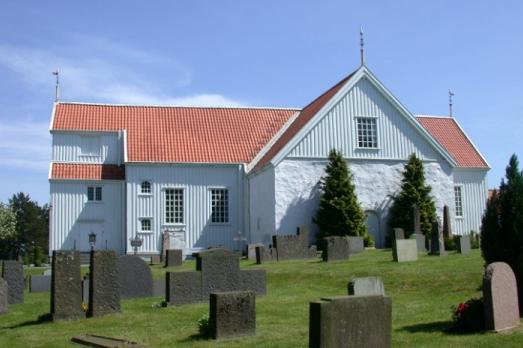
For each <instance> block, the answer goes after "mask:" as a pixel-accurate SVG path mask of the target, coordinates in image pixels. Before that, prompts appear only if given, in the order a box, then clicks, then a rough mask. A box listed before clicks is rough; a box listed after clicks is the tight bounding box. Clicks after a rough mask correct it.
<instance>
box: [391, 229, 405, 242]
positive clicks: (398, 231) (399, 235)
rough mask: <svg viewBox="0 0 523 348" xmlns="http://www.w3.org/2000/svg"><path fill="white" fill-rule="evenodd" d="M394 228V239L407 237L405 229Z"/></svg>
mask: <svg viewBox="0 0 523 348" xmlns="http://www.w3.org/2000/svg"><path fill="white" fill-rule="evenodd" d="M393 230H394V240H396V239H405V231H403V228H401V227H395V228H393Z"/></svg>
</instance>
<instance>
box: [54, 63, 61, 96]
mask: <svg viewBox="0 0 523 348" xmlns="http://www.w3.org/2000/svg"><path fill="white" fill-rule="evenodd" d="M53 75H54V76H56V85H55V88H54V101H55V102H57V101H58V99H59V98H60V89H59V87H60V79H59V76H60V72H59V71H58V69H56V71H53Z"/></svg>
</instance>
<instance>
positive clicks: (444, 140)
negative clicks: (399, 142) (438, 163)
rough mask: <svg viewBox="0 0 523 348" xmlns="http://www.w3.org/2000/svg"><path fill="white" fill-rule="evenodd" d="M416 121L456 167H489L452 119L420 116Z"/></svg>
mask: <svg viewBox="0 0 523 348" xmlns="http://www.w3.org/2000/svg"><path fill="white" fill-rule="evenodd" d="M416 120H418V122H419V123H420V124H421V125H422V126H423V128H425V129H426V130H427V131H428V132H429V133H430V135H432V137H433V138H434V139H436V141H437V142H438V143H439V144H440V145H441V146H443V148H444V149H445V150H447V152H448V153H449V154H450V155H451V156H452V157H453V158H454V160H455V161H456V163H457V165H458V167H467V168H488V167H489V166H488V164H487V163H486V162H485V160H484V159H483V158H482V157H481V155H480V153H479V152H478V151H477V150H476V148H475V147H474V145H472V142H471V141H470V140H469V139H468V138H467V136H466V135H465V133H464V132H463V130H462V129H461V128H460V126H459V125H458V123H457V122H456V120H455V119H454V118H452V117H441V116H421V115H420V116H416Z"/></svg>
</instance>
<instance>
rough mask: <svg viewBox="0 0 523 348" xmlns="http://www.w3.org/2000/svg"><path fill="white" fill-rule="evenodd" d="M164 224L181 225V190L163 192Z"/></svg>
mask: <svg viewBox="0 0 523 348" xmlns="http://www.w3.org/2000/svg"><path fill="white" fill-rule="evenodd" d="M165 222H166V223H168V224H183V189H166V190H165Z"/></svg>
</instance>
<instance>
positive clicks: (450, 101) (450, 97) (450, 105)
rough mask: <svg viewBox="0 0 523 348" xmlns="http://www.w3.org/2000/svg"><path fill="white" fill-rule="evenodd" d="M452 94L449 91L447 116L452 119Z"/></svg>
mask: <svg viewBox="0 0 523 348" xmlns="http://www.w3.org/2000/svg"><path fill="white" fill-rule="evenodd" d="M453 96H454V93H452V91H451V90H450V89H449V116H450V117H452V97H453Z"/></svg>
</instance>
